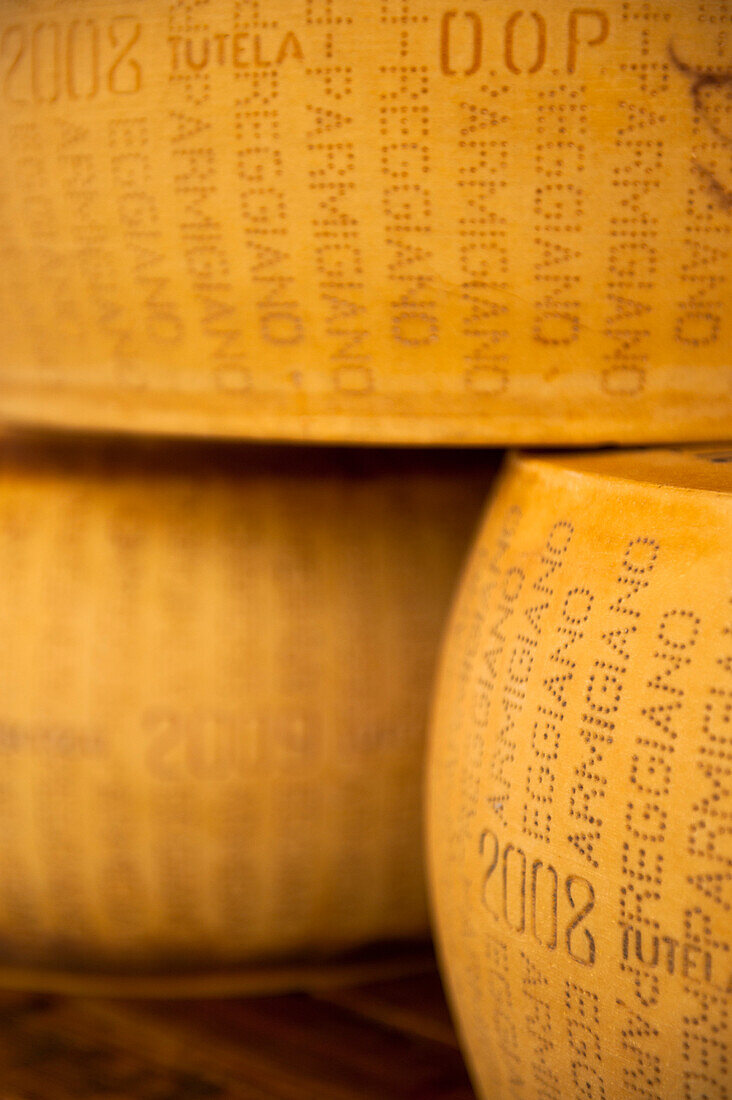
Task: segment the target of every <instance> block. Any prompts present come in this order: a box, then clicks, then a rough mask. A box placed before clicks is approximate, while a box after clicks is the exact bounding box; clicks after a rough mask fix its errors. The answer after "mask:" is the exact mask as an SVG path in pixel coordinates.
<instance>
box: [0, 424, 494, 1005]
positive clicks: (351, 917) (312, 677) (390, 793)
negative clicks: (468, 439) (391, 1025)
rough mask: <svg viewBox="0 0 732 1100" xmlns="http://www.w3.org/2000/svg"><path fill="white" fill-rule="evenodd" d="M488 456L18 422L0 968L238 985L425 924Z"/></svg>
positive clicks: (8, 578)
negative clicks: (446, 664) (424, 834)
mask: <svg viewBox="0 0 732 1100" xmlns="http://www.w3.org/2000/svg"><path fill="white" fill-rule="evenodd" d="M487 468H488V467H487V464H486V463H485V462H484V461H482V460H481V461H480V462H479V463H476V462H475V461H474V460H472V459H471V458H469V457H468V456H460V455H457V456H453V457H451V456H449V455H445V456H442V457H439V456H437V457H434V456H429V455H423V454H419V453H415V454H411V453H408V454H403V455H401V456H399V455H393V456H391V457H390V458H389V457H388V456H384V455H383V454H380V453H368V452H367V453H365V454H359V453H351V454H347V453H346V454H344V453H341V452H326V453H323V454H319V453H313V452H306V453H301V452H300V451H297V450H296V451H294V452H292V451H290V450H287V449H282V450H280V451H277V452H276V453H273V452H271V451H263V450H262V449H259V448H255V449H252V448H244V449H233V450H232V449H222V450H213V451H212V450H209V449H207V448H200V447H198V448H194V449H193V450H191V449H190V448H184V447H180V446H174V447H172V448H171V447H170V446H169V447H168V449H166V450H165V451H161V450H160V449H158V448H157V447H154V446H151V445H149V444H142V445H140V446H139V447H132V448H130V450H129V451H128V449H126V448H124V447H120V446H119V445H118V444H117V443H116V442H110V444H109V445H100V444H97V443H92V442H81V443H79V444H72V443H69V442H68V441H66V442H62V443H59V444H52V443H47V444H44V445H39V444H35V443H34V444H33V445H28V444H27V443H26V442H24V441H18V442H15V443H10V442H9V441H7V440H4V441H3V443H2V446H1V448H0V575H1V576H2V585H1V586H0V636H1V637H2V638H3V639H4V643H3V646H2V653H1V655H0V684H2V705H1V708H0V835H1V836H2V843H1V844H0V984H13V985H16V986H17V985H36V986H44V987H46V988H77V989H78V988H85V989H91V988H97V989H99V988H102V989H104V990H105V991H106V992H134V993H141V992H144V993H146V992H158V993H163V992H164V993H170V992H177V993H180V992H186V991H188V992H197V993H200V992H212V991H218V992H221V991H227V992H231V991H232V990H233V989H242V988H243V989H251V988H260V987H261V986H262V984H271V983H272V981H279V980H280V979H278V978H277V969H276V966H275V964H276V963H278V962H279V963H280V964H281V965H282V966H285V965H287V967H291V966H292V965H294V962H296V961H299V960H302V961H303V965H304V964H305V963H307V962H309V963H310V964H312V965H311V970H310V972H309V973H310V977H311V978H312V976H313V973H314V971H313V969H312V966H313V965H314V964H315V963H316V962H317V961H318V960H319V959H324V958H325V957H326V956H335V954H336V953H342V952H353V951H356V949H363V950H365V947H366V945H368V944H371V943H372V942H375V941H384V942H386V941H389V942H396V941H405V940H406V939H407V938H410V937H415V936H420V935H425V934H426V911H425V899H424V887H423V870H422V860H421V841H420V836H421V799H420V791H421V783H422V774H421V773H422V759H423V742H424V727H425V725H426V707H427V699H428V695H429V685H430V682H431V676H432V664H433V656H434V653H433V651H434V650H435V648H436V639H437V637H438V633H439V629H440V627H441V625H442V618H443V612H444V610H445V607H446V601H447V599H448V596H449V593H450V589H451V585H452V583H453V580H454V577H455V574H456V571H457V569H458V563H459V560H460V557H461V555H462V553H463V552H464V544H465V542H466V539H467V535H468V532H469V529H470V527H471V524H472V523H473V522H474V520H475V519H476V518H477V508H478V504H479V500H480V497H481V496H482V494H483V492H484V491H485V488H486V486H487V483H488V480H489V475H488V474H487V473H486V470H487ZM369 958H370V959H371V961H378V960H376V957H375V956H374V957H371V956H369ZM392 962H393V963H394V965H400V964H399V960H398V959H396V958H394V959H392ZM389 965H390V966H391V965H392V964H391V963H390V964H389ZM262 968H265V977H266V980H265V981H263V978H262ZM286 973H287V974H288V975H289V974H291V973H292V971H291V970H287V971H286ZM345 973H346V975H347V976H352V974H351V972H349V971H345ZM280 978H281V974H280ZM288 980H289V978H288Z"/></svg>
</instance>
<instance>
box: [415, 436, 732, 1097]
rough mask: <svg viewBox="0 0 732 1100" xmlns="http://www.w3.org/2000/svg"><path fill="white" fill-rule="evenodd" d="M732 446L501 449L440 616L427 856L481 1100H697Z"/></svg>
mask: <svg viewBox="0 0 732 1100" xmlns="http://www.w3.org/2000/svg"><path fill="white" fill-rule="evenodd" d="M731 719H732V451H730V452H727V453H725V452H723V451H720V450H716V451H709V452H708V453H696V452H692V451H686V452H681V451H680V452H674V451H648V452H628V453H625V454H623V453H597V454H594V455H585V456H578V457H567V456H559V457H556V458H550V457H530V456H523V457H522V456H519V457H515V458H514V459H513V460H512V461H511V462H510V463H509V466H508V469H507V471H506V473H505V475H504V477H503V480H502V482H501V484H500V487H499V488H498V490H497V492H496V495H495V498H494V500H493V502H492V504H491V506H490V508H489V510H488V512H487V515H486V518H485V521H484V523H483V526H482V530H481V531H480V534H479V536H478V538H477V541H476V543H475V546H474V549H473V551H472V555H471V558H470V561H469V564H468V567H467V571H466V573H465V576H464V580H463V583H462V587H461V590H460V593H459V596H458V598H457V601H456V605H455V608H454V611H453V615H452V621H451V625H450V627H449V629H448V633H447V639H446V643H445V649H444V654H443V659H442V664H441V672H440V676H439V682H438V688H437V695H436V703H435V709H434V715H433V728H432V737H433V740H432V745H431V759H430V764H429V794H428V853H429V854H428V859H429V871H430V883H431V891H432V897H433V902H434V916H435V921H436V932H437V937H438V942H439V949H440V954H441V959H442V963H443V968H444V974H445V977H446V980H447V985H448V990H449V995H450V999H451V1002H452V1005H453V1008H454V1011H455V1014H456V1018H457V1022H458V1025H459V1030H460V1032H461V1035H462V1039H463V1042H464V1047H465V1051H466V1054H467V1058H468V1061H469V1064H470V1067H471V1070H472V1073H473V1075H474V1080H475V1084H476V1086H477V1088H478V1091H479V1093H480V1095H481V1096H482V1097H485V1098H486V1100H538V1098H539V1097H541V1098H542V1100H546V1098H552V1100H554V1098H556V1100H575V1098H577V1100H579V1098H580V1097H581V1098H583V1100H585V1098H587V1100H600V1098H606V1100H611V1098H615V1097H621V1096H622V1097H626V1096H627V1097H630V1096H644V1097H647V1098H648V1100H672V1098H673V1100H687V1098H701V1097H704V1098H706V1100H712V1098H714V1100H721V1098H722V1097H726V1096H728V1094H729V1088H730V1082H731V1077H730V1057H731V1055H732V1050H731V1049H730V1048H731V1043H730V1029H729V1022H730V1013H731V1012H732V849H731V848H730V822H731V821H732V721H731Z"/></svg>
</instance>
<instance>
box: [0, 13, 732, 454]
mask: <svg viewBox="0 0 732 1100" xmlns="http://www.w3.org/2000/svg"><path fill="white" fill-rule="evenodd" d="M731 73H732V35H731V34H730V14H729V5H728V3H727V2H726V0H684V2H683V3H680V2H677V3H674V2H672V0H600V2H598V3H597V4H594V3H593V4H590V5H589V6H588V5H585V4H578V3H576V0H544V2H543V3H538V0H537V5H536V7H535V9H534V8H531V9H530V8H519V6H518V5H517V4H516V3H515V2H513V0H512V2H507V0H492V2H491V3H490V4H481V5H472V6H471V7H469V8H468V7H465V8H460V7H454V8H453V7H450V5H448V4H445V3H444V2H443V0H399V2H398V3H397V2H396V0H394V2H393V3H386V2H381V3H370V2H367V0H269V2H268V3H267V4H262V3H260V2H259V0H175V2H170V0H127V2H126V3H125V4H124V5H119V4H115V3H113V2H112V0H64V2H63V3H58V2H56V0H3V3H2V5H1V10H0V97H1V98H0V156H1V157H2V164H3V171H2V173H1V174H0V251H1V255H0V258H1V260H2V262H1V263H0V314H2V317H3V338H2V348H1V349H0V417H1V418H4V419H5V420H6V421H12V422H16V423H26V424H28V423H33V424H41V423H43V424H46V425H67V426H85V427H87V428H110V427H111V428H117V429H122V430H130V429H137V430H145V431H156V432H170V433H187V434H206V435H211V434H213V435H218V436H237V437H257V438H269V439H275V438H277V439H301V440H306V439H310V440H342V441H372V442H373V441H376V442H410V443H414V442H428V443H433V442H454V443H464V442H477V443H492V444H504V443H533V444H549V443H566V444H577V443H602V442H613V441H616V442H619V441H622V442H632V441H635V442H640V443H648V442H653V441H658V442H668V441H671V440H677V441H680V442H684V441H690V440H703V439H707V440H708V439H715V438H723V437H726V436H728V435H729V431H730V424H731V423H732V357H731V355H730V325H731V324H732V322H731V321H730V317H731V316H732V295H731V293H730V243H731V241H732V163H731V162H730V141H731V140H732V113H731V111H732V107H731V106H730V98H729V93H730V86H731V85H730V81H732V76H731V75H730V74H731Z"/></svg>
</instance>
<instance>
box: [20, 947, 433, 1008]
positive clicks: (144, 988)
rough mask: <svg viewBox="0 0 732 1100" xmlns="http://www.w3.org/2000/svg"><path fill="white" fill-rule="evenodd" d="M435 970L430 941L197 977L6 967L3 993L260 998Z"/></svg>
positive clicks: (210, 973) (364, 982) (362, 983)
mask: <svg viewBox="0 0 732 1100" xmlns="http://www.w3.org/2000/svg"><path fill="white" fill-rule="evenodd" d="M434 965H435V955H434V949H433V946H432V944H431V942H430V941H428V940H424V941H414V942H410V941H404V942H399V943H397V944H384V945H379V944H375V945H374V946H373V947H372V948H371V949H370V950H369V951H368V953H367V955H366V957H363V958H359V957H358V954H351V953H348V954H345V955H343V956H340V955H336V956H335V957H332V958H331V957H327V958H323V959H321V960H310V961H307V962H298V961H296V960H294V961H283V962H282V963H278V962H273V963H271V964H269V965H261V964H260V965H255V964H253V965H252V966H250V967H232V968H230V969H228V968H227V969H226V970H219V971H216V970H212V971H205V970H204V971H195V972H192V973H190V974H150V975H137V974H103V973H100V974H82V973H72V972H68V971H50V970H25V969H22V970H21V969H13V968H9V967H0V989H3V990H8V991H15V992H31V993H51V994H62V995H65V996H75V997H76V996H79V997H113V998H125V997H134V998H141V999H143V1000H154V999H157V998H163V999H165V1000H175V999H188V998H192V997H196V998H197V997H256V996H261V995H265V994H266V995H275V994H278V993H293V992H298V991H302V992H308V991H314V990H319V989H333V988H339V987H341V986H349V985H367V984H370V983H371V982H381V981H388V980H392V979H397V978H402V977H408V976H412V975H415V974H426V973H431V972H432V970H433V969H434Z"/></svg>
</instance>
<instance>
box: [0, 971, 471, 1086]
mask: <svg viewBox="0 0 732 1100" xmlns="http://www.w3.org/2000/svg"><path fill="white" fill-rule="evenodd" d="M0 1021H1V1023H0V1081H1V1082H2V1084H1V1085H0V1097H1V1098H2V1100H87V1098H92V1097H94V1098H96V1097H99V1098H100V1100H101V1098H105V1100H233V1098H237V1100H239V1098H240V1100H473V1096H474V1094H473V1092H472V1089H471V1087H470V1084H469V1082H468V1079H467V1076H466V1073H465V1069H464V1066H463V1062H462V1058H461V1056H460V1052H459V1050H458V1047H457V1041H456V1038H455V1034H454V1031H453V1029H452V1025H451V1023H450V1018H449V1016H448V1012H447V1008H446V1005H445V1002H444V998H443V995H442V991H441V987H440V983H439V978H438V977H437V974H436V972H431V973H427V974H421V975H419V976H417V977H410V978H400V979H396V980H390V981H382V982H377V983H372V984H371V985H365V986H356V987H353V986H352V987H347V988H343V989H338V990H331V989H329V990H324V991H320V992H316V993H309V994H306V993H297V994H287V995H281V996H267V997H253V998H248V999H244V998H240V999H227V1000H223V999H220V1000H208V1001H203V1000H198V1001H192V1000H187V1001H186V1000H177V1001H131V1000H124V1001H120V1000H103V999H86V998H80V999H74V998H70V997H56V996H45V995H30V994H27V995H26V994H8V993H5V994H0Z"/></svg>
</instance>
